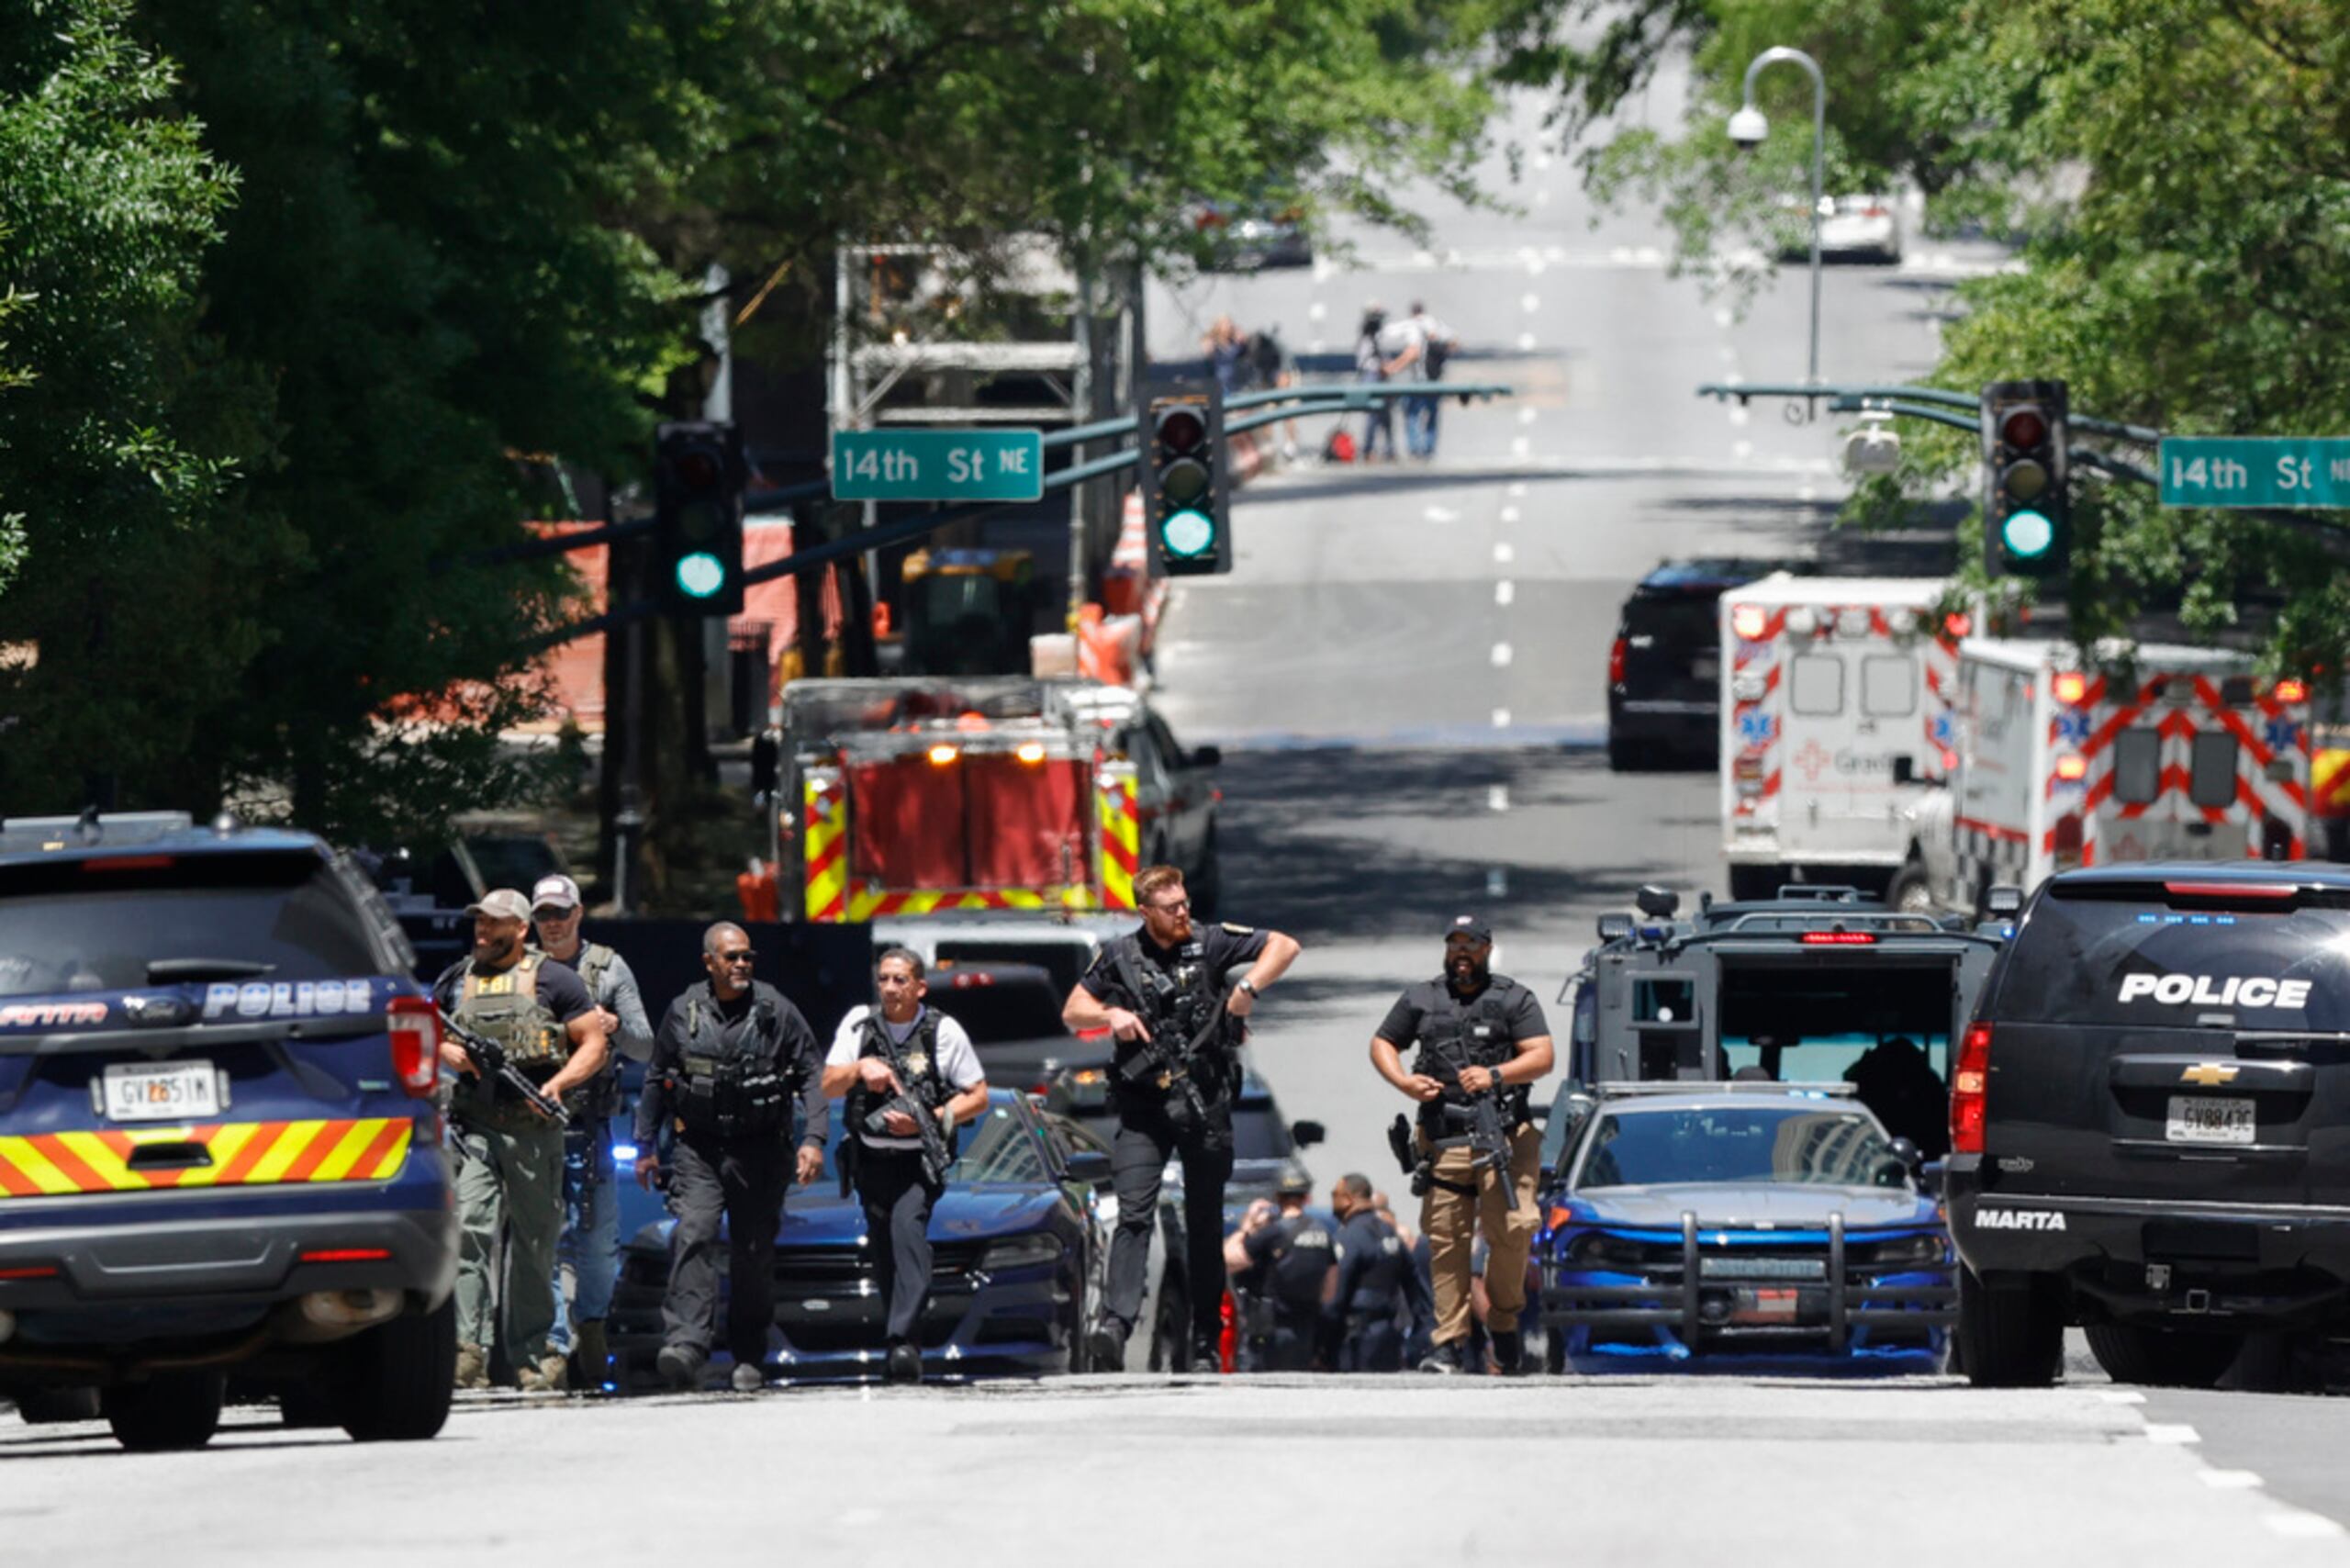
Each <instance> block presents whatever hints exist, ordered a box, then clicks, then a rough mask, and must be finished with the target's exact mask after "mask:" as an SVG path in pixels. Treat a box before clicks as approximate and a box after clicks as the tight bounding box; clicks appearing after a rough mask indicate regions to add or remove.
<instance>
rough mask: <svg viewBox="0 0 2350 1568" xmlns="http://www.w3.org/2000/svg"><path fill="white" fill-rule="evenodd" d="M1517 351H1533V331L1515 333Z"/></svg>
mask: <svg viewBox="0 0 2350 1568" xmlns="http://www.w3.org/2000/svg"><path fill="white" fill-rule="evenodd" d="M1517 352H1518V353H1533V352H1534V334H1533V333H1531V332H1520V333H1518V335H1517Z"/></svg>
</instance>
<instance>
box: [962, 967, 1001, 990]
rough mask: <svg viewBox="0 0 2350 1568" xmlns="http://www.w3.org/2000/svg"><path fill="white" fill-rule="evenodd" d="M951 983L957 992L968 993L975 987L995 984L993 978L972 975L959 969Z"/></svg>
mask: <svg viewBox="0 0 2350 1568" xmlns="http://www.w3.org/2000/svg"><path fill="white" fill-rule="evenodd" d="M951 983H952V984H953V986H954V988H955V989H956V990H957V991H968V990H970V989H971V988H972V987H973V986H975V985H993V984H995V976H993V975H984V974H973V973H972V972H971V971H969V970H968V969H960V970H957V972H956V975H955V979H954V980H953V981H952V982H951Z"/></svg>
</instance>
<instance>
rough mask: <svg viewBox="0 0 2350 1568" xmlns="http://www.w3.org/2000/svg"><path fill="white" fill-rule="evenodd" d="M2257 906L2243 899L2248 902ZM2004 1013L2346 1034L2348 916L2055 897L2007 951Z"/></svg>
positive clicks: (2349, 1019)
mask: <svg viewBox="0 0 2350 1568" xmlns="http://www.w3.org/2000/svg"><path fill="white" fill-rule="evenodd" d="M2243 902H2244V904H2251V903H2253V902H2255V901H2253V900H2249V899H2246V900H2244V901H2243ZM2006 968H2007V978H2006V979H2005V980H2002V981H2001V982H2000V986H1999V997H1998V1013H1999V1015H2000V1016H2002V1017H2007V1018H2062V1019H2064V1020H2065V1021H2066V1022H2067V1023H2073V1024H2087V1025H2108V1026H2119V1027H2134V1028H2141V1029H2145V1028H2169V1029H2186V1028H2194V1027H2196V1026H2198V1025H2205V1026H2210V1027H2215V1028H2226V1029H2233V1028H2246V1029H2315V1030H2321V1031H2323V1032H2325V1033H2329V1034H2331V1033H2335V1032H2338V1031H2343V1030H2350V909H2343V908H2339V907H2333V908H2328V907H2324V906H2322V905H2321V906H2319V907H2316V908H2307V907H2304V908H2300V909H2286V910H2281V911H2278V912H2277V913H2268V912H2265V911H2262V910H2259V909H2257V908H2245V907H2238V908H2235V909H2210V910H2198V909H2173V908H2170V907H2168V906H2167V905H2166V904H2165V903H2163V902H2160V895H2159V894H2157V895H2156V898H2155V899H2154V900H2151V901H2149V900H2142V899H2135V898H2110V897H2108V898H2097V897H2088V898H2083V897H2077V896H2065V895H2064V894H2063V893H2062V892H2061V891H2060V890H2051V892H2050V894H2049V896H2048V897H2046V898H2043V899H2042V900H2041V901H2040V902H2038V903H2037V904H2036V905H2034V906H2033V908H2032V911H2031V918H2030V919H2029V920H2028V921H2027V922H2026V924H2025V925H2024V927H2023V929H2022V931H2021V932H2020V933H2019V934H2018V935H2017V938H2016V940H2015V941H2014V943H2012V944H2011V945H2010V946H2009V951H2008V955H2007V965H2006Z"/></svg>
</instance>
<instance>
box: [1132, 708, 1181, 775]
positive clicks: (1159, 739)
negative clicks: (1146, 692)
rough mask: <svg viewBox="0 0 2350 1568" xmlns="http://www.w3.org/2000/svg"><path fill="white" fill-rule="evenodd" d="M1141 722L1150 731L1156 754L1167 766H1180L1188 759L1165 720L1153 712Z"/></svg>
mask: <svg viewBox="0 0 2350 1568" xmlns="http://www.w3.org/2000/svg"><path fill="white" fill-rule="evenodd" d="M1143 722H1144V726H1145V727H1146V728H1147V729H1148V730H1149V731H1150V744H1151V745H1155V746H1157V747H1158V755H1159V756H1160V757H1161V758H1163V759H1164V760H1165V762H1166V764H1167V766H1168V767H1182V766H1183V765H1184V764H1185V763H1186V762H1187V761H1189V760H1190V758H1189V756H1188V754H1187V753H1185V751H1184V750H1183V748H1182V747H1181V745H1178V744H1177V743H1176V740H1175V733H1174V732H1173V731H1172V730H1169V728H1168V727H1167V721H1166V720H1164V719H1162V718H1160V717H1159V716H1158V714H1156V713H1153V714H1151V715H1150V716H1149V717H1148V718H1147V719H1146V720H1144V721H1143Z"/></svg>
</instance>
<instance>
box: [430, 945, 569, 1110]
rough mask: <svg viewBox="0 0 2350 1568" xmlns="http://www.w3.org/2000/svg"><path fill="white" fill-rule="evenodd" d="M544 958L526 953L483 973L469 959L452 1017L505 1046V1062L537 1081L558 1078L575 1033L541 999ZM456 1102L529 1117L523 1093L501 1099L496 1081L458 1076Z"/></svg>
mask: <svg viewBox="0 0 2350 1568" xmlns="http://www.w3.org/2000/svg"><path fill="white" fill-rule="evenodd" d="M544 962H546V955H545V954H543V953H538V952H525V953H524V954H523V955H522V957H521V958H520V959H518V960H517V961H516V962H515V963H514V965H513V967H512V968H510V969H500V970H498V972H497V973H495V974H482V973H480V972H478V971H476V969H474V967H473V964H472V963H471V962H470V961H468V962H467V963H466V964H465V965H464V972H463V975H462V976H461V978H460V979H459V980H458V981H457V1002H456V1005H455V1006H453V1007H452V1008H451V1009H450V1010H449V1014H450V1016H451V1017H453V1018H454V1019H456V1021H457V1022H458V1023H460V1024H462V1025H464V1026H465V1027H466V1028H468V1029H471V1030H472V1031H473V1032H474V1033H475V1034H476V1035H480V1036H484V1037H485V1038H487V1039H491V1040H495V1041H497V1042H498V1044H499V1045H501V1046H503V1047H506V1056H507V1059H508V1060H509V1061H511V1062H512V1063H513V1064H514V1065H515V1066H516V1067H519V1068H520V1069H521V1070H523V1071H524V1072H526V1073H528V1074H530V1075H531V1076H532V1078H536V1079H541V1080H544V1079H548V1078H552V1077H554V1074H555V1072H556V1070H558V1069H560V1068H561V1067H562V1066H563V1064H564V1063H565V1061H568V1060H569V1059H570V1058H571V1033H570V1031H569V1030H567V1029H565V1027H564V1026H563V1025H562V1023H561V1022H560V1021H558V1020H557V1019H556V1017H555V1015H554V1009H552V1008H550V1007H549V1006H547V1004H546V1003H545V1002H543V1001H542V1000H541V999H540V997H539V966H540V965H541V964H543V963H544ZM454 1092H455V1094H456V1095H457V1097H458V1098H457V1102H456V1103H457V1104H458V1105H459V1106H460V1107H462V1108H465V1109H469V1110H470V1111H471V1112H472V1113H473V1114H504V1115H507V1116H509V1119H512V1118H528V1117H530V1116H531V1115H532V1113H531V1112H530V1110H529V1109H528V1108H527V1107H525V1106H523V1105H522V1103H521V1101H520V1096H519V1095H515V1094H513V1093H510V1092H509V1093H506V1094H503V1095H501V1094H500V1093H499V1092H498V1083H497V1082H496V1081H495V1080H488V1079H476V1078H472V1077H464V1078H460V1079H459V1080H458V1081H457V1086H456V1089H455V1091H454Z"/></svg>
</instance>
